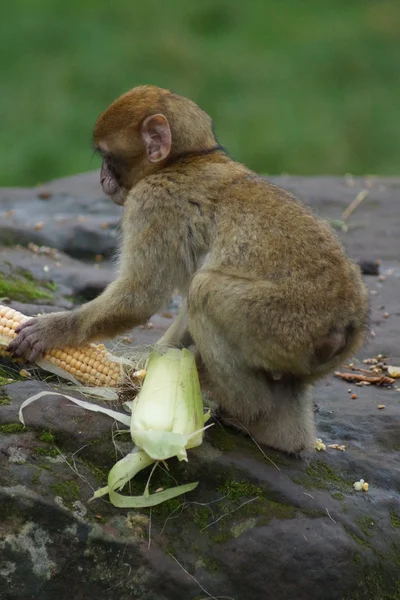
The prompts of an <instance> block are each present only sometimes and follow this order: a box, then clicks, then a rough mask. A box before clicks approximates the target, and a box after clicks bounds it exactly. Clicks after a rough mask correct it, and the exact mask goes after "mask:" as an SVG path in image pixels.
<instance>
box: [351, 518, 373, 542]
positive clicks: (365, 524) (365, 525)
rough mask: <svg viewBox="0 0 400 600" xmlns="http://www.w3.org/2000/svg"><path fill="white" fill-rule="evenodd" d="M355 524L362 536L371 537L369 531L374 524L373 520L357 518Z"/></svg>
mask: <svg viewBox="0 0 400 600" xmlns="http://www.w3.org/2000/svg"><path fill="white" fill-rule="evenodd" d="M355 522H356V524H357V525H358V527H359V528H360V530H361V531H362V532H363V534H364V535H366V536H367V537H370V536H371V535H372V533H371V529H373V527H374V525H375V522H374V520H373V519H371V517H359V518H358V519H356V520H355Z"/></svg>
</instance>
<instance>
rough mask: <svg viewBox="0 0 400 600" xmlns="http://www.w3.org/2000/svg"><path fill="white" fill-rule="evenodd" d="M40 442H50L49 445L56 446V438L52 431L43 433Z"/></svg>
mask: <svg viewBox="0 0 400 600" xmlns="http://www.w3.org/2000/svg"><path fill="white" fill-rule="evenodd" d="M39 440H40V441H41V442H48V443H49V444H54V442H55V441H56V438H55V436H54V435H53V434H52V433H51V432H50V431H42V433H41V434H40V436H39Z"/></svg>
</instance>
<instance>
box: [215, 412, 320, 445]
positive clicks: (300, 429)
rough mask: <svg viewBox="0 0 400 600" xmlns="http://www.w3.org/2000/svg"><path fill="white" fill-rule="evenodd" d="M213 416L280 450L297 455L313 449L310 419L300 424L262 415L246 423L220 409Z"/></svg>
mask: <svg viewBox="0 0 400 600" xmlns="http://www.w3.org/2000/svg"><path fill="white" fill-rule="evenodd" d="M215 416H216V419H217V420H218V421H219V422H220V423H221V424H222V425H224V426H226V427H231V428H233V429H235V430H236V431H240V432H241V433H244V434H246V435H248V436H249V437H251V438H253V439H254V440H255V441H256V442H257V443H258V444H262V445H263V446H268V447H269V448H274V449H275V450H279V451H280V452H285V453H286V454H289V455H292V456H293V455H295V456H298V455H299V454H304V453H307V452H309V451H312V450H313V449H314V445H315V429H314V422H313V421H312V420H311V421H308V422H307V423H306V424H305V423H304V422H303V423H302V424H301V425H300V424H299V423H293V422H292V423H290V422H288V421H286V422H281V421H279V420H277V419H276V418H273V417H272V418H269V419H268V418H266V417H265V416H263V417H262V418H260V419H257V420H255V421H253V422H251V423H246V422H241V421H240V420H239V419H237V418H236V417H232V416H231V415H229V414H228V413H227V412H225V411H224V410H221V409H219V410H218V411H217V413H216V415H215Z"/></svg>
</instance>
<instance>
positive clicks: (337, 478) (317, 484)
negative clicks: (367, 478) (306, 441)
mask: <svg viewBox="0 0 400 600" xmlns="http://www.w3.org/2000/svg"><path fill="white" fill-rule="evenodd" d="M305 473H306V476H305V477H298V478H295V479H293V481H294V482H295V483H298V484H300V485H303V486H304V487H306V488H307V489H319V490H326V491H330V490H335V491H336V490H337V489H338V488H339V490H340V491H341V492H344V491H348V492H350V491H351V489H352V487H351V484H350V483H349V481H347V480H346V479H344V477H342V475H341V474H340V473H337V472H336V471H335V470H334V469H333V468H332V467H330V466H329V465H328V464H327V463H326V462H324V461H322V460H313V461H312V462H310V464H309V465H308V467H307V469H306V471H305Z"/></svg>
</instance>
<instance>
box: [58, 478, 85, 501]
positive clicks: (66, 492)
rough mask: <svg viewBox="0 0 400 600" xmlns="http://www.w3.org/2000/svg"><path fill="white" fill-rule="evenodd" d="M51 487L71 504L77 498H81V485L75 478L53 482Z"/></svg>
mask: <svg viewBox="0 0 400 600" xmlns="http://www.w3.org/2000/svg"><path fill="white" fill-rule="evenodd" d="M50 489H51V490H52V491H53V492H54V493H55V494H56V495H57V496H60V497H61V498H62V499H63V500H64V502H65V503H66V504H69V505H71V504H72V503H73V502H76V500H79V499H80V497H81V490H80V487H79V485H78V484H77V483H76V481H74V480H73V479H70V480H68V481H60V482H58V483H53V484H52V485H51V486H50Z"/></svg>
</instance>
